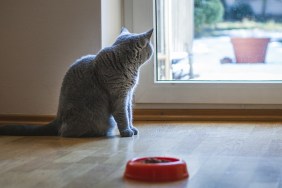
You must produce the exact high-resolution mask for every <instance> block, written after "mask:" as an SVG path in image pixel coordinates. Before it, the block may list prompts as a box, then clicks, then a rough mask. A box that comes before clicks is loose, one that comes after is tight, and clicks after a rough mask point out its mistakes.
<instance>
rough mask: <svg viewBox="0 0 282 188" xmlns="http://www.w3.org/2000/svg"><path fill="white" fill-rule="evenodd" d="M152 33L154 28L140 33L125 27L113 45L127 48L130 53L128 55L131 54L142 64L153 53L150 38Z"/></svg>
mask: <svg viewBox="0 0 282 188" xmlns="http://www.w3.org/2000/svg"><path fill="white" fill-rule="evenodd" d="M152 33H153V29H151V30H149V31H147V32H144V33H140V34H135V33H130V32H129V31H128V30H127V29H126V28H125V27H123V28H122V30H121V33H120V35H119V36H118V37H117V39H116V41H115V43H114V44H113V45H118V46H120V47H122V48H125V49H127V50H126V51H127V52H129V53H127V54H126V55H129V56H131V58H133V59H132V60H134V61H136V62H138V63H139V64H140V65H141V64H143V63H145V62H147V61H148V60H149V59H150V58H151V57H152V55H153V46H152V44H151V40H150V39H151V36H152Z"/></svg>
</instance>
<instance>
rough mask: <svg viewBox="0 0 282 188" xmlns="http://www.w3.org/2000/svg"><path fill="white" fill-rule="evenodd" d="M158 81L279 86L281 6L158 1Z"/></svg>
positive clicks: (233, 0) (231, 0)
mask: <svg viewBox="0 0 282 188" xmlns="http://www.w3.org/2000/svg"><path fill="white" fill-rule="evenodd" d="M155 4H156V6H155V7H156V26H157V66H156V67H157V69H156V80H157V81H172V80H178V81H281V80H282V55H281V54H282V12H281V7H282V0H244V1H239V0H156V3H155Z"/></svg>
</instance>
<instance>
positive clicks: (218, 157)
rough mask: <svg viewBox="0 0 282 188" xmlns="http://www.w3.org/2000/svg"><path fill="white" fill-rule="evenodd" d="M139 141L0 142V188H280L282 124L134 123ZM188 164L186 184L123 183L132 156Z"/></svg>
mask: <svg viewBox="0 0 282 188" xmlns="http://www.w3.org/2000/svg"><path fill="white" fill-rule="evenodd" d="M136 126H137V127H138V129H139V130H140V134H139V135H138V136H134V137H132V138H121V137H120V136H119V134H118V132H117V131H115V134H114V135H113V136H112V137H108V138H60V137H12V136H0V187H1V188H10V187H11V188H33V187H40V188H44V187H46V188H48V187H52V188H53V187H56V188H72V187H74V188H75V187H83V188H87V187H91V188H93V187H98V188H99V187H102V188H103V187H105V188H107V187H117V188H118V187H126V188H131V187H132V188H139V187H140V188H141V187H161V188H166V187H179V188H180V187H181V188H182V187H183V188H184V187H187V188H205V187H207V188H225V187H228V188H239V187H240V188H241V187H244V188H282V123H255V122H250V123H243V122H242V123H232V122H221V123H219V122H182V123H179V122H154V123H150V122H139V123H137V124H136ZM144 156H171V157H179V158H182V159H184V160H185V161H186V162H187V165H188V170H189V173H190V177H189V179H185V180H182V181H177V182H170V183H146V182H137V181H132V180H128V179H123V173H124V170H125V165H126V162H127V161H128V160H130V159H132V158H134V157H144Z"/></svg>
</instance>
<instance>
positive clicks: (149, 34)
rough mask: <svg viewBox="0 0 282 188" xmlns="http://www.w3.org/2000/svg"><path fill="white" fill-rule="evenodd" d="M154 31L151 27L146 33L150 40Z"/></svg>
mask: <svg viewBox="0 0 282 188" xmlns="http://www.w3.org/2000/svg"><path fill="white" fill-rule="evenodd" d="M153 32H154V29H150V30H149V31H147V32H145V33H144V35H145V37H146V38H147V39H148V40H150V38H151V36H152V34H153Z"/></svg>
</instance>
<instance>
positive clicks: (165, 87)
mask: <svg viewBox="0 0 282 188" xmlns="http://www.w3.org/2000/svg"><path fill="white" fill-rule="evenodd" d="M192 1H193V0H192ZM154 10H155V0H142V1H140V0H124V25H125V26H126V27H127V28H128V29H129V30H130V31H131V32H134V33H138V32H144V31H145V30H148V29H150V28H152V27H154V28H155V17H154V16H155V14H154ZM153 38H154V39H153V43H154V44H156V37H155V36H154V37H153ZM155 74H156V56H154V57H153V59H152V61H151V62H149V63H147V64H146V65H144V66H143V67H142V69H141V73H140V80H139V85H138V87H137V89H136V94H135V102H136V103H139V104H148V103H150V104H168V105H169V104H179V105H183V104H193V105H200V106H201V105H202V106H205V105H206V106H207V105H208V106H210V107H211V106H213V105H235V106H237V107H238V106H239V107H242V106H244V107H246V105H249V106H250V105H251V106H252V105H258V106H260V108H261V105H264V106H268V107H269V106H270V107H271V108H272V107H275V108H282V81H248V82H244V83H243V82H242V81H232V82H231V81H220V82H216V81H209V82H207V81H186V82H185V81H173V82H167V81H157V80H156V79H157V78H156V76H155Z"/></svg>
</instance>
